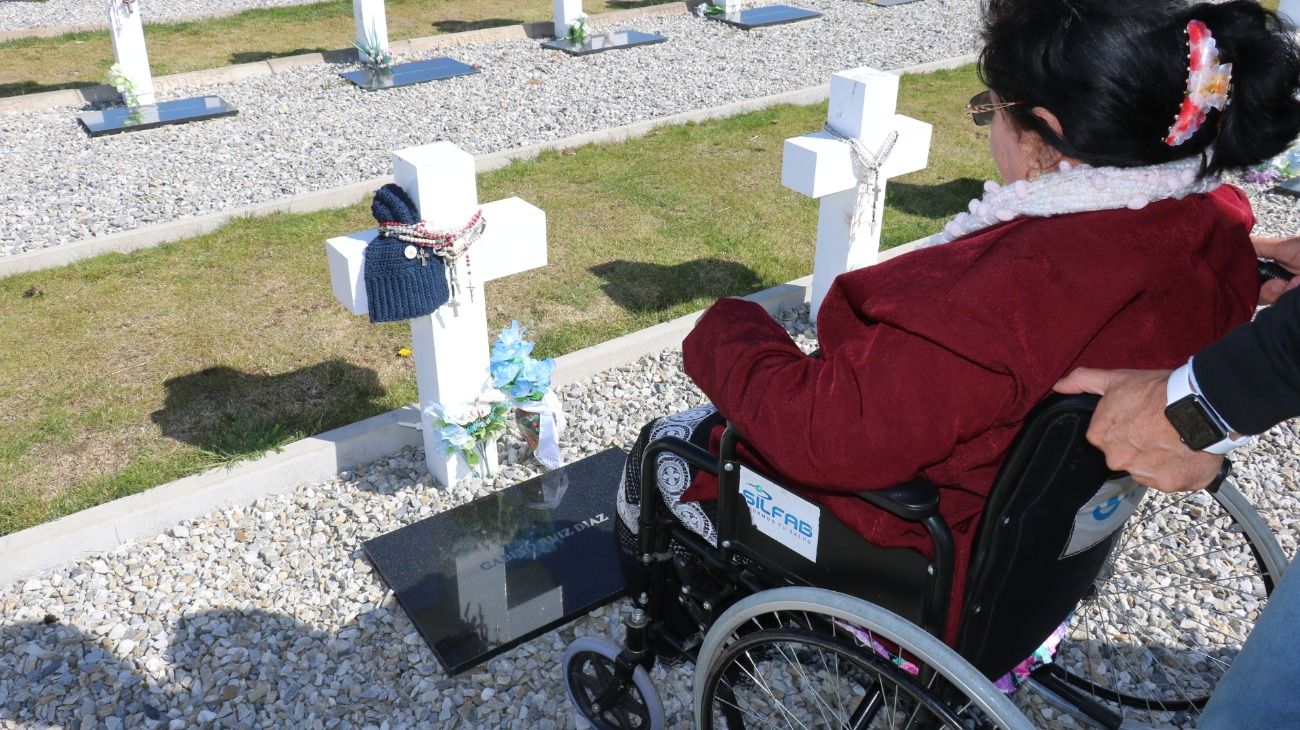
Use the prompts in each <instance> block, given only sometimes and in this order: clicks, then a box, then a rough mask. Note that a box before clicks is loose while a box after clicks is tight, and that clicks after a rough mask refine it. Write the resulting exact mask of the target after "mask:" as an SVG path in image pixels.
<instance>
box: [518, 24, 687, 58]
mask: <svg viewBox="0 0 1300 730" xmlns="http://www.w3.org/2000/svg"><path fill="white" fill-rule="evenodd" d="M666 40H668V39H667V38H666V37H664V36H661V35H659V34H657V33H642V32H641V31H639V30H621V31H619V32H617V33H601V34H600V35H592V36H587V39H586V40H585V41H583V42H582V43H573V42H572V41H570V40H569V39H567V38H556V39H554V40H549V41H546V42H545V43H543V44H542V48H550V49H551V50H555V51H564V52H565V53H567V54H569V55H571V56H586V55H588V54H590V53H600V52H601V51H612V50H614V49H615V48H632V47H634V46H648V45H650V44H652V43H663V42H664V41H666Z"/></svg>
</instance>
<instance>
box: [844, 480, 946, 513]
mask: <svg viewBox="0 0 1300 730" xmlns="http://www.w3.org/2000/svg"><path fill="white" fill-rule="evenodd" d="M855 494H857V495H858V497H860V498H862V499H863V500H865V501H866V502H867V503H868V504H871V505H873V506H876V507H879V508H880V509H883V510H885V511H886V512H888V513H889V514H891V515H894V516H895V517H899V518H902V519H904V520H907V521H909V522H924V521H925V520H927V519H929V518H931V517H934V516H935V515H937V514H939V488H938V487H936V486H934V485H933V484H931V483H930V482H927V481H926V480H924V479H913V480H912V481H910V482H905V483H903V484H900V485H898V486H897V487H890V488H889V489H878V490H874V491H870V492H855Z"/></svg>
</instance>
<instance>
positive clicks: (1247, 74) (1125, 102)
mask: <svg viewBox="0 0 1300 730" xmlns="http://www.w3.org/2000/svg"><path fill="white" fill-rule="evenodd" d="M1192 19H1199V20H1201V21H1203V22H1204V23H1205V24H1206V26H1208V27H1209V29H1210V33H1211V34H1212V35H1213V36H1214V40H1215V42H1216V44H1217V46H1218V48H1219V54H1220V57H1221V62H1223V63H1231V64H1232V90H1231V92H1230V94H1229V102H1228V106H1227V108H1226V109H1225V110H1224V111H1223V112H1219V111H1211V112H1210V113H1209V116H1208V118H1207V119H1206V120H1205V123H1204V124H1202V125H1201V128H1200V129H1199V130H1198V131H1197V132H1196V134H1194V135H1193V136H1192V137H1191V138H1190V139H1188V140H1187V141H1186V142H1184V143H1182V144H1181V145H1178V146H1175V147H1171V146H1169V145H1166V144H1165V143H1164V138H1165V135H1166V133H1167V132H1168V129H1169V127H1170V125H1171V124H1172V122H1173V119H1174V117H1175V115H1176V114H1177V112H1178V109H1179V106H1180V105H1181V104H1182V100H1183V95H1184V92H1185V91H1186V88H1187V65H1188V52H1189V51H1188V44H1187V36H1186V34H1185V31H1186V28H1187V23H1188V21H1189V20H1192ZM1292 32H1293V28H1292V27H1291V26H1290V24H1289V23H1287V22H1286V21H1285V20H1283V19H1280V18H1279V17H1278V16H1277V15H1276V14H1275V13H1273V12H1271V11H1268V10H1265V9H1264V8H1261V7H1260V6H1259V5H1258V4H1257V3H1255V2H1252V1H1251V0H1234V2H1228V3H1224V4H1221V5H1213V4H1209V3H1200V4H1197V5H1193V6H1190V7H1188V6H1187V5H1185V4H1184V3H1183V2H1180V1H1179V0H987V2H986V5H985V8H984V42H985V46H984V50H983V52H981V53H980V60H979V74H980V79H981V80H983V82H984V83H985V84H986V85H987V86H988V87H989V88H990V89H992V90H993V91H994V92H996V93H997V95H998V96H999V97H1000V98H1001V99H1002V100H1004V101H1016V102H1020V103H1019V104H1018V105H1016V106H1013V107H1009V108H1007V109H1006V112H1007V113H1008V114H1010V115H1011V119H1012V120H1013V121H1014V122H1015V124H1016V126H1017V127H1019V128H1020V129H1026V130H1032V131H1034V132H1037V133H1038V134H1039V135H1040V136H1041V137H1042V138H1043V140H1044V141H1045V142H1047V144H1050V145H1051V146H1053V147H1055V148H1056V149H1057V150H1059V151H1060V152H1061V153H1062V154H1064V155H1066V156H1068V157H1073V158H1076V159H1079V160H1081V161H1083V162H1086V163H1088V164H1091V165H1109V166H1116V167H1133V166H1137V165H1153V164H1158V163H1161V162H1168V161H1171V160H1176V159H1182V158H1184V157H1189V156H1191V155H1193V154H1200V153H1202V152H1204V151H1205V150H1206V149H1207V148H1209V147H1210V146H1211V145H1213V148H1214V149H1213V156H1212V158H1211V159H1209V160H1206V163H1205V165H1204V166H1203V168H1202V174H1207V173H1218V172H1220V171H1222V170H1224V169H1229V168H1238V167H1244V166H1247V165H1253V164H1257V163H1259V162H1262V161H1264V160H1267V159H1268V158H1270V157H1272V156H1274V155H1276V154H1278V153H1280V152H1282V151H1283V150H1285V149H1286V148H1287V147H1288V146H1289V145H1291V143H1292V142H1293V141H1294V140H1295V139H1296V137H1297V135H1300V101H1297V100H1296V92H1297V91H1298V90H1300V48H1297V46H1296V42H1295V39H1294V37H1293V35H1292ZM1034 107H1043V108H1045V109H1047V110H1048V111H1051V112H1052V113H1053V114H1055V115H1056V118H1057V119H1058V120H1059V121H1060V123H1061V129H1062V134H1061V135H1057V134H1055V133H1054V132H1053V131H1052V130H1051V128H1050V127H1048V126H1047V124H1046V123H1045V122H1043V121H1042V120H1041V119H1039V118H1038V117H1036V116H1034V115H1033V114H1032V112H1031V110H1032V109H1033V108H1034Z"/></svg>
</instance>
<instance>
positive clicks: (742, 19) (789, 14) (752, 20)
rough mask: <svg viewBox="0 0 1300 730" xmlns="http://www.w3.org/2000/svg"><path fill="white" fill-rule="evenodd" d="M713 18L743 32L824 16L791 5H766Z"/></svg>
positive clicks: (814, 11)
mask: <svg viewBox="0 0 1300 730" xmlns="http://www.w3.org/2000/svg"><path fill="white" fill-rule="evenodd" d="M712 17H713V18H714V19H715V20H720V21H722V22H723V23H726V24H727V25H734V26H736V27H737V28H741V29H743V30H753V29H754V28H764V27H766V26H769V25H784V24H785V23H796V22H798V21H800V20H811V19H813V18H820V17H822V14H821V13H819V12H817V11H816V10H805V9H803V8H794V7H790V6H789V5H764V6H763V7H761V8H747V9H745V10H741V11H738V12H734V13H727V14H726V15H716V16H712Z"/></svg>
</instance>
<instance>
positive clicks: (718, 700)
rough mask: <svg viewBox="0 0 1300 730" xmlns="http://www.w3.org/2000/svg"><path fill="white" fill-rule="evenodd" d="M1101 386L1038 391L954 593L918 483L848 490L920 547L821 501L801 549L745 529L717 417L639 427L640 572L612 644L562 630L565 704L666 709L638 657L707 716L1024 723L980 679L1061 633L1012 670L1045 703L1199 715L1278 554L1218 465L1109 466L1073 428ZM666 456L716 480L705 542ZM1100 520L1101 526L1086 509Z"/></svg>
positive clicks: (1078, 710)
mask: <svg viewBox="0 0 1300 730" xmlns="http://www.w3.org/2000/svg"><path fill="white" fill-rule="evenodd" d="M1096 401H1097V399H1096V397H1095V396H1056V395H1054V396H1052V397H1050V398H1049V399H1048V400H1046V401H1044V402H1043V403H1042V404H1040V405H1039V406H1038V407H1037V408H1036V409H1035V410H1034V411H1033V412H1032V413H1031V414H1030V416H1029V418H1028V419H1027V421H1026V423H1025V425H1024V426H1023V427H1022V429H1021V431H1020V433H1019V434H1018V435H1017V437H1016V439H1015V441H1014V442H1013V444H1012V446H1011V448H1010V450H1009V452H1008V456H1007V459H1006V461H1005V462H1004V463H1003V464H1002V466H1001V468H1000V470H999V473H998V476H997V478H996V480H995V482H994V484H993V487H992V490H991V491H990V493H989V497H988V500H987V502H986V505H985V507H984V511H983V513H982V516H981V521H980V523H979V525H978V527H977V528H976V532H975V539H974V543H973V548H972V552H971V554H970V561H969V568H968V570H967V572H966V582H965V589H964V592H963V593H962V595H963V597H964V600H963V601H962V602H961V603H960V605H957V606H951V605H949V603H950V599H949V596H950V594H951V586H952V584H953V577H954V576H953V566H954V542H953V537H952V533H951V531H950V528H949V526H948V525H947V524H946V522H945V521H944V519H943V517H942V516H941V515H940V513H939V501H940V494H939V491H938V489H937V488H936V487H935V486H934V485H932V484H929V483H928V482H925V481H915V482H910V483H907V484H904V485H901V486H898V487H895V488H892V489H886V490H879V491H869V492H860V493H858V494H857V496H858V497H860V498H861V499H863V500H865V501H866V502H867V503H869V504H870V505H871V506H872V507H873V508H875V509H881V510H885V511H886V512H888V513H890V514H892V515H894V516H896V517H898V518H901V519H903V520H907V521H910V522H913V523H917V524H920V525H922V526H923V527H924V529H925V531H926V533H927V534H928V535H929V537H930V540H931V543H932V548H933V549H932V551H931V553H930V554H929V555H925V554H922V553H921V552H919V551H916V550H911V549H895V548H882V547H878V546H875V545H872V544H870V543H868V542H867V541H866V540H865V539H863V538H862V537H860V536H859V535H858V534H857V533H855V532H853V531H852V530H850V529H849V528H848V527H847V526H845V525H844V524H843V523H842V522H840V521H839V520H837V519H836V518H835V517H834V516H833V515H831V514H830V512H829V510H823V509H821V508H820V506H819V505H817V504H816V503H813V502H805V503H806V504H807V505H810V506H811V508H812V509H814V510H817V511H818V512H819V514H818V515H817V518H816V519H817V521H818V525H819V528H820V529H819V537H818V542H817V547H816V548H815V555H813V557H814V558H815V560H812V559H809V558H808V557H805V555H804V554H800V552H799V551H798V550H797V549H795V548H793V547H792V546H791V543H790V541H789V540H782V539H779V536H778V538H774V537H773V534H774V533H773V531H772V530H771V529H770V528H769V529H764V527H763V524H761V523H763V519H764V518H762V517H761V516H760V515H757V514H756V513H755V512H754V509H753V504H752V502H753V495H752V493H751V494H750V495H748V496H747V495H746V494H744V493H743V491H742V488H747V487H744V485H746V484H749V483H750V480H751V479H752V478H753V477H754V472H753V471H751V469H750V467H749V466H747V465H746V464H745V463H743V462H742V461H741V460H740V459H739V458H738V457H737V446H738V444H740V443H741V441H742V438H743V437H742V435H741V434H739V433H737V432H736V430H735V429H734V428H732V427H730V426H728V427H727V429H726V431H725V433H724V434H723V437H722V442H721V448H720V454H719V455H717V456H714V455H712V454H710V453H709V452H708V451H706V450H705V449H702V448H700V447H699V446H696V445H695V444H693V443H691V442H689V441H686V440H683V439H680V438H675V437H665V438H660V439H658V440H655V441H652V442H651V443H650V444H648V445H647V447H646V448H645V451H644V453H643V458H642V462H641V490H642V491H641V502H640V505H641V508H640V515H639V531H638V533H637V536H636V539H637V541H638V552H639V560H640V562H641V564H642V566H643V568H644V569H643V570H638V571H634V572H633V574H632V575H630V576H629V585H628V588H629V590H628V595H629V596H630V597H631V599H632V602H633V606H632V610H631V612H630V613H629V614H628V615H627V616H626V617H625V620H624V628H625V637H624V645H623V646H622V647H616V646H613V645H611V644H607V643H605V642H602V641H599V640H596V639H593V638H589V637H584V638H580V639H578V640H577V641H575V642H574V643H573V644H571V645H570V646H569V648H568V651H567V652H566V654H565V664H564V677H565V682H566V686H567V688H568V692H569V697H570V699H571V700H572V701H573V703H574V704H575V706H576V708H577V710H578V711H579V712H580V713H581V715H582V716H583V717H584V718H586V719H587V720H588V721H589V722H591V724H592V725H593V726H594V727H596V728H598V729H600V730H625V729H627V728H636V729H638V730H657V729H658V728H660V727H663V724H664V712H663V706H662V702H661V700H660V698H659V696H658V693H657V691H656V689H655V687H654V685H653V683H652V682H651V680H650V675H649V670H650V669H651V668H653V666H654V663H655V661H656V659H663V660H666V661H670V662H678V661H683V660H684V661H688V662H693V663H694V692H693V696H692V698H691V705H690V707H691V712H692V713H693V720H692V722H693V726H694V727H697V728H702V729H703V730H711V729H712V728H715V727H718V728H721V727H725V728H728V729H729V730H735V729H737V728H769V727H776V728H781V727H794V728H877V727H881V728H912V727H916V728H991V727H1002V728H1028V727H1032V725H1031V723H1030V722H1029V720H1028V719H1027V716H1026V715H1025V714H1024V713H1023V711H1022V710H1021V709H1020V708H1019V707H1018V706H1017V704H1016V703H1013V702H1012V701H1011V699H1010V696H1009V695H1008V694H1006V693H1004V690H1003V689H999V686H997V685H995V684H994V682H993V681H992V680H993V679H995V678H999V677H1004V675H1008V673H1009V672H1011V670H1012V669H1013V668H1015V667H1017V666H1018V665H1019V666H1021V667H1024V665H1023V664H1021V662H1022V660H1025V659H1026V657H1029V656H1030V655H1031V654H1038V653H1041V651H1042V649H1040V646H1042V645H1043V642H1044V640H1045V639H1046V638H1047V637H1049V636H1056V637H1059V638H1060V643H1059V645H1058V646H1057V647H1056V651H1055V654H1054V656H1052V657H1050V658H1047V659H1046V660H1045V661H1046V663H1043V664H1041V665H1040V666H1037V667H1036V668H1033V669H1032V672H1030V673H1029V674H1028V675H1027V676H1025V677H1023V679H1022V680H1020V681H1018V682H1016V684H1019V685H1020V688H1021V689H1022V690H1023V689H1024V688H1026V687H1027V688H1029V689H1031V690H1033V691H1034V692H1035V693H1036V694H1037V695H1039V696H1040V697H1041V700H1039V701H1038V702H1039V704H1040V706H1045V705H1042V703H1043V702H1045V703H1047V705H1049V706H1052V707H1054V708H1055V709H1056V711H1057V712H1062V713H1066V714H1068V715H1070V716H1071V717H1072V718H1073V719H1074V720H1075V721H1076V722H1077V723H1078V724H1080V725H1082V726H1084V727H1099V728H1119V727H1188V726H1192V725H1194V723H1195V719H1196V715H1197V713H1198V711H1199V710H1200V709H1201V708H1202V707H1203V706H1204V704H1205V702H1206V701H1207V700H1208V698H1209V696H1210V693H1211V691H1212V690H1213V688H1214V684H1215V683H1216V682H1217V681H1218V678H1219V677H1220V676H1221V675H1222V673H1223V671H1225V670H1226V669H1227V668H1228V666H1229V665H1230V664H1231V662H1232V659H1233V657H1234V656H1235V655H1236V653H1237V651H1238V650H1239V648H1240V646H1241V643H1242V642H1243V641H1244V640H1245V638H1246V636H1247V634H1249V632H1250V629H1251V628H1252V627H1253V626H1254V622H1255V619H1256V618H1257V617H1258V615H1259V612H1260V611H1261V610H1262V608H1263V605H1264V603H1265V601H1266V600H1267V596H1268V594H1269V592H1271V590H1272V588H1273V585H1274V584H1275V583H1276V581H1277V580H1278V579H1280V577H1281V575H1282V572H1283V570H1284V569H1285V567H1286V558H1285V555H1284V554H1283V552H1282V550H1281V548H1280V547H1279V545H1278V543H1277V541H1276V540H1275V539H1274V537H1273V535H1272V533H1271V532H1270V531H1269V529H1268V527H1267V526H1266V524H1265V523H1264V522H1263V520H1262V519H1261V518H1260V517H1259V515H1258V514H1257V513H1256V512H1255V510H1254V509H1253V508H1252V507H1251V506H1250V504H1249V503H1248V502H1247V501H1246V499H1245V498H1244V497H1243V496H1242V495H1241V494H1240V492H1239V491H1238V490H1237V489H1236V487H1235V486H1234V485H1233V484H1232V482H1231V481H1225V480H1224V477H1225V476H1227V463H1226V462H1225V469H1224V470H1223V471H1222V472H1221V473H1220V478H1219V479H1218V480H1216V483H1215V484H1214V485H1213V486H1212V487H1211V489H1209V490H1206V491H1203V492H1195V493H1187V494H1181V495H1165V494H1160V493H1155V492H1152V493H1151V494H1144V492H1145V490H1144V488H1141V487H1137V486H1136V485H1134V484H1133V483H1132V482H1131V480H1128V479H1127V476H1126V475H1123V474H1118V473H1114V472H1111V471H1110V470H1108V469H1107V467H1106V464H1105V459H1104V457H1103V456H1102V455H1101V453H1100V452H1098V451H1097V450H1096V449H1094V448H1093V447H1092V446H1091V445H1090V444H1088V442H1087V440H1086V438H1085V434H1086V432H1087V428H1088V423H1089V420H1090V418H1091V415H1092V410H1093V408H1094V407H1095V405H1096ZM661 454H675V455H677V456H679V457H681V458H683V459H685V460H686V461H687V462H688V463H690V464H691V465H693V466H695V467H697V468H698V469H701V470H703V471H706V472H709V473H711V474H714V475H715V476H717V477H718V478H719V495H718V503H717V515H718V517H717V525H716V527H717V531H718V540H717V546H716V547H715V546H714V545H711V544H710V543H709V542H707V541H706V540H704V539H703V538H701V537H700V536H699V535H697V534H695V533H694V532H692V531H690V530H688V529H686V528H685V527H684V526H683V525H682V524H681V523H680V522H678V521H677V520H676V519H675V518H674V516H673V515H672V514H671V513H670V512H669V510H668V509H667V508H665V506H664V504H663V502H662V499H661V498H660V496H659V493H658V488H657V485H656V480H655V474H656V469H655V465H656V463H657V460H658V457H659V455H661ZM759 477H760V478H761V475H759ZM1125 485H1127V486H1125ZM751 491H752V490H751ZM1112 515H1114V516H1115V519H1114V520H1113V521H1111V522H1106V524H1104V525H1103V526H1102V527H1101V529H1100V530H1099V529H1096V528H1095V526H1089V525H1090V523H1088V522H1087V520H1088V519H1090V518H1091V519H1096V520H1099V521H1102V522H1105V521H1106V520H1108V519H1110V517H1111V516H1112ZM778 517H780V515H778ZM799 519H800V518H794V520H793V522H794V523H796V526H797V522H798V520H799ZM1187 596H1194V597H1195V600H1194V601H1191V602H1188V601H1185V600H1184V599H1185V597H1187ZM1197 603H1199V604H1200V605H1196V604H1197ZM949 611H957V612H959V620H958V621H957V624H956V625H957V632H956V638H955V641H954V642H952V643H951V646H949V645H948V644H945V643H944V642H943V641H941V640H940V639H941V638H942V637H943V635H944V628H945V626H946V625H947V623H948V613H949ZM1036 650H1037V651H1036ZM1026 669H1027V668H1026ZM1004 684H1005V681H1004ZM1026 701H1033V700H1032V698H1027V700H1026ZM1052 723H1053V725H1055V724H1057V721H1052Z"/></svg>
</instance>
